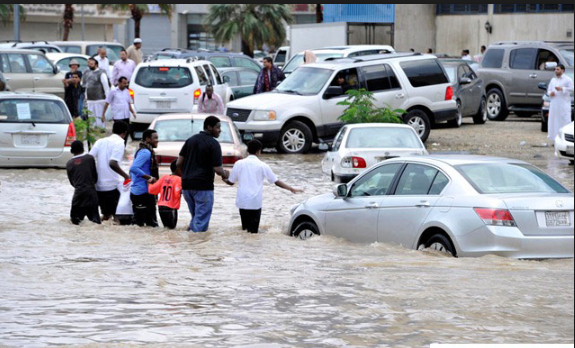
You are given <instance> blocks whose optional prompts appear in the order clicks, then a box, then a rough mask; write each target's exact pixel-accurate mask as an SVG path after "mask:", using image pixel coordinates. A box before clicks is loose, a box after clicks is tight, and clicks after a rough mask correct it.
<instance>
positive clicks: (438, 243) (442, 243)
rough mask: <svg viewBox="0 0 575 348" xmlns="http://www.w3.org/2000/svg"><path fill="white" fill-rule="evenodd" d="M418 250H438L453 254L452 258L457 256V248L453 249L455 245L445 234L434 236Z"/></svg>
mask: <svg viewBox="0 0 575 348" xmlns="http://www.w3.org/2000/svg"><path fill="white" fill-rule="evenodd" d="M417 249H418V250H423V249H431V250H436V251H439V252H443V253H448V254H451V256H456V255H457V254H456V253H455V248H454V247H453V243H451V241H450V240H449V238H447V237H446V236H445V235H443V234H440V233H438V234H434V235H433V236H431V238H429V239H428V240H427V241H426V242H425V243H423V244H421V245H420V246H419V247H418V248H417Z"/></svg>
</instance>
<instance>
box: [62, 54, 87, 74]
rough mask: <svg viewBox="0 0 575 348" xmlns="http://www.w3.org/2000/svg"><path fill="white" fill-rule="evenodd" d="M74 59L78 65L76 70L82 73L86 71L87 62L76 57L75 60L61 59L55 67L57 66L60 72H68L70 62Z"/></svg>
mask: <svg viewBox="0 0 575 348" xmlns="http://www.w3.org/2000/svg"><path fill="white" fill-rule="evenodd" d="M72 59H75V60H77V61H78V63H80V67H79V68H78V71H81V72H82V71H84V70H86V68H87V67H88V60H86V58H82V57H77V58H65V59H62V60H60V61H58V63H57V64H56V65H58V68H60V70H61V71H66V72H67V71H70V60H72Z"/></svg>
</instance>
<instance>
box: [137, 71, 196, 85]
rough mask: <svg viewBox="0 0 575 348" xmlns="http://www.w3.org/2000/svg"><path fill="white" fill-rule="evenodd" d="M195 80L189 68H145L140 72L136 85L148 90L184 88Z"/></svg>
mask: <svg viewBox="0 0 575 348" xmlns="http://www.w3.org/2000/svg"><path fill="white" fill-rule="evenodd" d="M192 82H193V78H192V75H191V72H190V69H188V68H178V67H164V66H161V67H143V68H141V69H140V70H138V74H137V75H136V84H137V85H139V86H142V87H146V88H182V87H186V86H189V85H191V84H192Z"/></svg>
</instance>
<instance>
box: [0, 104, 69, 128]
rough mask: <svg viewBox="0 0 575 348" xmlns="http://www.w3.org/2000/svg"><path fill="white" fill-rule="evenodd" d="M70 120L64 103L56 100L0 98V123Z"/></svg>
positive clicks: (65, 122)
mask: <svg viewBox="0 0 575 348" xmlns="http://www.w3.org/2000/svg"><path fill="white" fill-rule="evenodd" d="M71 121H72V120H71V119H70V115H69V112H68V110H67V109H66V105H65V104H64V103H62V102H61V101H56V100H41V99H35V100H34V99H6V100H0V123H54V124H69V123H70V122H71Z"/></svg>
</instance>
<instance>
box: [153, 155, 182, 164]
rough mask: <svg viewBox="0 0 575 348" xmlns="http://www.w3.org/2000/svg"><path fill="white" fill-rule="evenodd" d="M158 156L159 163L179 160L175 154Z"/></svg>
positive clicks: (170, 162)
mask: <svg viewBox="0 0 575 348" xmlns="http://www.w3.org/2000/svg"><path fill="white" fill-rule="evenodd" d="M156 158H157V159H158V163H159V164H172V162H173V161H174V160H177V159H178V158H177V157H173V156H160V155H158V156H156Z"/></svg>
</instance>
